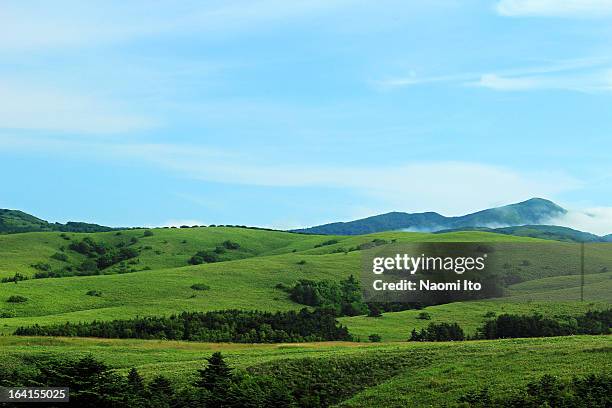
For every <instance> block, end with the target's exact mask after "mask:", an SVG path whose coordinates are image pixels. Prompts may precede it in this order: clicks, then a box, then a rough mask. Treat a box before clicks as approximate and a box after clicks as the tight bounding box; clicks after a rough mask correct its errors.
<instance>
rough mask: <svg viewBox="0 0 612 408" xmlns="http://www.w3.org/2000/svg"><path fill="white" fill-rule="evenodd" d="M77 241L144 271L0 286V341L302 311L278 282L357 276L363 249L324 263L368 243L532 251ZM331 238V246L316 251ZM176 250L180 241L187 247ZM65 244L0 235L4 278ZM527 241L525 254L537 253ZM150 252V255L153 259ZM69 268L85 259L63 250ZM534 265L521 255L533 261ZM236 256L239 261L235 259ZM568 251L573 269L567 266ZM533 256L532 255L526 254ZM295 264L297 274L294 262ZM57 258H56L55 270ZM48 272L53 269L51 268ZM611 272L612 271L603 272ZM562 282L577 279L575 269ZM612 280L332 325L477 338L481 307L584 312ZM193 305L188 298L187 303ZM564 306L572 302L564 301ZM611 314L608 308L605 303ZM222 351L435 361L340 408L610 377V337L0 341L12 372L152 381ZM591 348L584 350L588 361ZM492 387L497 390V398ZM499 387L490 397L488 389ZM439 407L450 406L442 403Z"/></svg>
mask: <svg viewBox="0 0 612 408" xmlns="http://www.w3.org/2000/svg"><path fill="white" fill-rule="evenodd" d="M68 235H69V236H71V237H75V238H76V239H81V238H82V237H84V236H87V235H90V236H93V237H94V239H95V240H98V241H104V242H109V243H116V242H118V241H120V240H128V239H129V238H130V237H132V236H137V237H139V243H138V244H137V246H139V247H144V246H151V247H152V249H150V250H144V251H143V254H142V255H141V256H140V263H139V266H138V267H139V268H142V267H144V266H149V267H151V268H152V270H148V271H141V272H136V273H129V274H123V275H120V274H112V275H100V276H89V277H71V278H60V279H40V280H29V281H24V282H19V283H18V284H13V283H10V284H0V311H3V310H4V311H7V310H9V311H13V312H14V313H16V314H17V316H18V317H16V318H8V319H0V333H3V334H9V333H11V332H12V331H13V330H14V328H15V327H17V326H20V325H30V324H34V323H39V324H50V323H60V322H64V321H66V320H71V321H86V320H93V319H115V318H127V317H130V316H135V315H153V314H155V315H159V314H169V313H173V312H178V311H183V310H215V309H223V308H245V309H253V308H259V309H266V310H287V309H292V308H299V307H301V306H300V305H297V304H295V303H293V302H291V301H290V300H289V299H288V298H287V294H286V293H285V292H283V291H281V290H279V289H275V288H274V286H275V285H276V284H277V283H284V284H291V283H293V282H294V281H295V280H297V279H300V278H312V279H342V278H344V277H346V276H348V275H350V274H355V275H357V274H358V273H359V270H360V267H361V266H360V253H359V252H350V253H348V254H344V253H332V252H333V251H335V250H337V249H338V248H345V249H347V248H350V247H354V246H357V245H359V244H361V243H364V242H368V241H371V240H373V239H376V238H379V239H385V240H387V241H390V240H393V239H395V240H397V241H398V242H422V241H451V242H458V241H459V242H460V241H475V242H481V241H486V242H532V243H537V242H541V241H537V240H530V239H528V238H518V237H512V236H505V235H496V234H490V233H482V232H458V233H449V234H440V235H432V234H420V233H401V232H397V233H396V232H391V233H380V234H373V235H369V236H359V237H330V236H309V235H298V234H288V233H282V232H269V231H257V230H246V229H238V228H198V229H172V230H154V235H153V236H152V237H147V238H144V237H143V236H142V235H143V231H142V230H134V231H124V232H122V235H120V236H117V235H115V233H114V232H112V233H97V234H68ZM226 239H230V240H232V241H236V242H238V243H240V245H241V250H240V251H236V252H234V253H231V251H229V252H228V254H226V256H228V257H229V259H236V260H233V261H228V262H221V263H216V264H209V265H198V266H186V260H187V259H188V258H189V257H190V256H191V255H193V254H194V253H195V252H196V251H198V250H201V249H212V248H214V246H216V245H218V244H220V243H221V242H223V241H224V240H226ZM330 239H337V240H339V241H340V242H338V243H337V244H334V245H328V246H323V247H319V248H314V247H315V245H317V244H320V243H322V242H324V241H327V240H330ZM183 241H187V242H186V243H184V242H183ZM68 244H69V241H66V240H64V239H62V238H61V237H60V236H59V233H32V234H15V235H8V236H6V235H5V236H0V276H8V275H12V274H13V273H14V272H22V273H27V274H31V273H32V272H33V269H32V268H31V267H30V265H31V264H32V263H35V262H49V257H50V256H51V255H52V254H53V253H55V252H57V251H58V250H59V248H60V247H61V246H67V245H68ZM536 247H537V245H535V246H534V248H536ZM156 251H159V252H160V253H156ZM607 254H608V250H607V247H603V246H601V247H593V252H592V253H591V257H590V258H589V259H593V260H594V261H592V265H587V267H588V268H591V269H592V270H591V272H598V271H600V270H601V269H602V268H605V267H607V265H608V263H607V262H608V261H610V258H608V255H607ZM532 255H533V257H534V258H535V259H536V261H534V262H532V264H531V265H529V266H522V267H520V268H519V267H518V264H519V261H520V260H519V259H516V260H513V268H517V270H518V272H520V273H521V274H522V275H523V276H527V277H531V278H535V277H541V276H546V274H548V273H549V272H545V271H542V270H541V268H539V267H538V264H537V259H540V261H546V262H548V260H549V259H552V258H559V256H560V255H559V254H556V253H554V252H549V251H546V253H542V251H541V250H536V249H534V254H532ZM70 256H71V261H73V262H80V261H82V259H81V258H79V257H80V255H78V254H70ZM530 257H531V255H530ZM240 258H244V259H240ZM573 258H574V257H573V255H572V259H573ZM530 259H531V258H530ZM301 260H305V261H306V263H305V264H304V265H298V261H301ZM53 262H57V261H53ZM53 262H50V263H53ZM610 269H611V270H612V268H610ZM565 272H569V273H574V272H575V271H573V270H568V271H565ZM611 278H612V272H605V271H604V272H603V273H594V274H591V275H587V276H586V284H587V286H586V288H585V298H586V299H587V300H588V302H584V303H582V304H581V303H579V302H576V301H575V300H576V299H578V296H579V286H578V285H579V278H578V277H577V276H560V277H549V278H543V279H537V280H532V281H528V282H523V283H520V284H517V285H513V286H512V287H511V288H510V290H509V291H508V294H509V295H511V297H510V298H507V299H503V300H489V301H479V302H465V303H454V304H448V305H440V306H434V307H429V308H427V309H426V311H427V312H428V313H429V314H430V315H431V317H432V320H419V319H417V316H418V314H419V313H420V311H404V312H397V313H386V314H385V315H384V316H383V317H381V318H368V317H365V316H359V317H352V318H342V319H341V321H342V322H343V323H344V324H346V325H347V326H348V327H349V329H350V331H351V332H353V333H354V334H356V335H359V336H360V337H361V338H362V339H364V340H365V339H366V338H367V336H368V335H369V334H372V333H378V334H380V335H382V337H383V341H385V342H389V341H403V340H405V339H406V338H407V337H408V335H409V333H410V331H411V330H412V328H417V329H418V328H421V327H424V326H426V325H427V324H429V323H430V322H432V321H434V322H449V321H450V322H455V321H456V322H459V323H460V324H461V325H462V326H463V327H464V328H465V329H466V330H467V331H468V332H473V331H474V330H475V329H476V327H478V326H479V325H480V324H481V322H482V321H483V320H484V315H485V314H486V313H487V312H489V311H495V312H496V313H498V314H499V313H503V312H510V313H531V312H533V311H539V312H541V313H544V314H550V315H555V314H565V313H580V312H583V311H584V310H586V309H588V308H598V307H601V306H602V305H604V303H603V302H604V301H607V302H609V293H611V291H612V279H611ZM194 283H206V284H208V285H209V286H210V287H211V290H209V291H203V292H196V291H193V290H192V289H190V286H191V285H192V284H194ZM92 289H94V290H98V291H101V292H102V293H103V295H102V297H91V296H86V295H85V293H86V292H87V291H88V290H92ZM13 294H20V295H24V296H26V297H28V298H29V300H28V302H26V303H23V304H9V303H6V302H5V300H6V298H8V297H9V296H10V295H13ZM193 295H195V297H193ZM568 300H569V301H568ZM608 304H609V303H608ZM215 350H222V351H223V352H224V353H225V354H226V355H228V357H229V361H230V363H231V364H232V365H234V366H237V367H248V366H252V365H256V364H259V363H263V362H266V361H270V360H275V359H285V358H302V357H317V358H332V357H334V356H336V355H339V354H349V355H355V356H356V357H357V356H358V355H359V353H370V352H380V351H385V352H400V353H404V352H409V353H415V354H418V353H428V354H431V355H432V356H434V357H435V358H434V361H433V363H432V365H431V366H430V367H427V368H424V369H419V370H417V371H414V372H413V371H411V372H406V373H404V374H401V375H399V376H397V377H395V378H393V379H392V380H390V381H388V382H387V383H384V384H381V385H379V386H377V387H373V388H371V389H368V390H366V391H364V392H362V393H360V394H358V395H356V396H354V398H352V399H351V400H350V401H347V402H346V403H345V405H346V406H355V407H357V406H389V407H393V406H429V405H431V406H438V405H440V404H441V403H442V402H444V401H449V400H454V399H456V397H457V396H459V395H461V394H463V393H464V392H466V391H469V390H472V389H475V388H480V387H482V386H484V385H487V384H489V385H491V386H492V388H494V389H496V388H495V387H497V386H499V387H500V388H499V390H504V389H505V390H507V389H510V388H511V387H515V386H519V385H524V384H525V382H526V381H527V379H526V378H525V377H526V376H529V375H541V374H544V373H552V374H558V375H562V376H570V375H571V374H580V373H586V372H591V371H593V370H603V369H610V366H609V364H610V363H609V362H608V361H609V360H610V359H609V356H610V351H611V350H612V341H611V338H610V337H609V336H608V337H606V336H600V337H586V336H576V337H568V338H554V339H523V340H502V341H491V342H469V343H439V344H428V343H425V344H412V343H383V344H372V343H316V344H290V345H278V344H275V345H240V344H207V343H183V342H164V341H141V340H108V339H55V338H17V337H13V336H0V360H3V361H5V363H6V362H8V363H11V362H17V361H18V360H14V358H16V357H17V356H19V355H32V354H41V355H70V356H73V357H74V356H75V355H82V354H86V353H93V354H94V355H96V356H97V357H98V358H101V359H103V360H105V361H107V362H108V363H109V364H111V365H113V366H115V367H119V368H122V369H125V368H127V367H130V366H132V365H136V366H138V367H139V369H140V370H141V371H143V373H144V374H145V375H146V376H148V377H149V378H150V377H151V376H153V375H155V374H158V373H164V374H167V375H169V376H171V377H173V378H175V379H179V378H182V380H183V381H185V377H184V376H185V375H187V376H189V375H192V374H193V373H194V372H195V370H196V369H197V368H199V367H201V365H202V364H203V362H204V358H206V357H208V356H209V355H210V353H211V352H213V351H215ZM589 350H590V351H591V352H589ZM496 390H497V389H496ZM497 391H498V390H497ZM447 398H448V399H447Z"/></svg>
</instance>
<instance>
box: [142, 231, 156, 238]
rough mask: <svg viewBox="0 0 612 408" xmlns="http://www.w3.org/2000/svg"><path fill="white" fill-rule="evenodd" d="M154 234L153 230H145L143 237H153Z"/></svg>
mask: <svg viewBox="0 0 612 408" xmlns="http://www.w3.org/2000/svg"><path fill="white" fill-rule="evenodd" d="M153 235H154V234H153V231H151V230H145V232H144V233H143V234H142V236H143V237H152V236H153Z"/></svg>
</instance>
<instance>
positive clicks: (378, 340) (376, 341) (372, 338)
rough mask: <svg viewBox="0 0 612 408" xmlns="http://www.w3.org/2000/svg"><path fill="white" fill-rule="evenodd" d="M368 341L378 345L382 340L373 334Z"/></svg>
mask: <svg viewBox="0 0 612 408" xmlns="http://www.w3.org/2000/svg"><path fill="white" fill-rule="evenodd" d="M368 339H369V340H370V341H371V342H372V343H380V341H381V340H382V337H380V335H379V334H376V333H373V334H370V335H369V336H368Z"/></svg>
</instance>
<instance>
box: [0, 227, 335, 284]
mask: <svg viewBox="0 0 612 408" xmlns="http://www.w3.org/2000/svg"><path fill="white" fill-rule="evenodd" d="M152 231H153V233H154V235H153V236H151V237H144V236H143V232H144V230H142V229H140V230H126V231H121V232H120V235H117V233H116V232H101V233H93V234H80V233H78V234H77V233H66V235H67V236H68V237H70V238H71V239H70V240H65V239H63V238H62V237H61V236H60V234H61V233H59V232H33V233H24V234H11V235H0V278H1V277H5V276H13V275H14V274H15V272H20V273H22V274H24V275H26V276H31V275H33V274H34V272H36V269H34V268H33V267H32V264H35V263H37V262H44V263H49V264H50V265H51V266H52V267H53V269H59V268H61V267H62V266H64V265H65V263H63V262H61V261H56V260H53V259H50V257H51V255H53V254H54V253H56V252H59V251H60V250H61V248H62V247H66V248H67V247H68V245H70V243H71V242H73V241H79V240H81V239H83V238H84V237H91V238H92V239H93V240H95V241H97V242H104V243H107V244H111V245H114V244H117V243H119V242H124V243H127V242H129V240H130V238H132V237H136V238H138V239H139V241H138V243H137V244H135V245H134V247H135V248H140V249H141V255H140V256H139V260H140V262H139V264H138V266H137V269H143V268H144V267H145V266H148V267H150V268H151V269H161V268H178V267H181V266H185V265H187V260H188V259H189V258H190V257H191V256H192V255H194V254H195V253H196V252H198V251H200V250H212V249H214V248H215V247H216V246H217V245H220V244H221V243H222V242H223V241H225V240H231V241H234V242H237V243H239V244H240V246H241V248H240V249H239V250H237V251H227V252H226V253H225V254H223V255H222V258H224V259H229V260H232V259H240V258H248V257H253V256H260V255H266V254H280V253H285V252H291V251H293V250H296V251H302V250H306V249H310V248H313V247H314V245H316V244H318V243H320V242H323V241H325V240H327V239H329V237H322V236H309V235H300V234H291V233H287V232H280V231H262V230H252V229H246V228H229V227H214V228H184V229H183V228H179V229H154V230H152ZM145 247H151V249H144V248H145ZM65 253H66V254H67V255H68V256H69V257H70V261H71V262H72V263H74V264H75V265H76V264H78V262H80V261H82V260H83V259H84V257H83V256H81V255H79V254H77V253H75V252H74V251H70V250H66V251H65Z"/></svg>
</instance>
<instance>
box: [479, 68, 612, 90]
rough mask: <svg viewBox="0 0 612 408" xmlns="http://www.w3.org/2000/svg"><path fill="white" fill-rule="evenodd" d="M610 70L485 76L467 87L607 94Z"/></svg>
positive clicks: (609, 88)
mask: <svg viewBox="0 0 612 408" xmlns="http://www.w3.org/2000/svg"><path fill="white" fill-rule="evenodd" d="M611 73H612V70H601V71H595V72H591V73H587V74H579V75H576V74H573V75H571V74H569V75H553V76H543V75H539V76H537V75H536V76H532V75H519V76H503V75H496V74H485V75H482V76H481V77H480V79H479V80H477V81H473V82H470V83H468V85H473V86H479V87H483V88H488V89H492V90H496V91H529V90H542V89H548V90H554V89H557V90H566V91H576V92H609V91H612V75H611Z"/></svg>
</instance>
